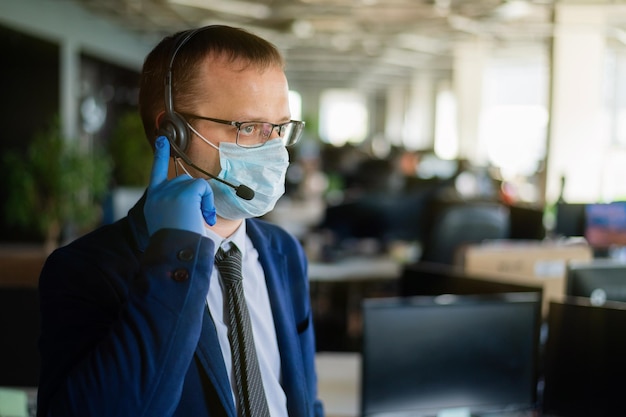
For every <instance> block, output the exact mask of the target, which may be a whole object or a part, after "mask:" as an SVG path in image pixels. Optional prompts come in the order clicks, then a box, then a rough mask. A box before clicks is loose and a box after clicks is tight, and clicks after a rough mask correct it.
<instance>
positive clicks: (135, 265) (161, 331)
mask: <svg viewBox="0 0 626 417" xmlns="http://www.w3.org/2000/svg"><path fill="white" fill-rule="evenodd" d="M283 66H284V64H283V61H282V58H281V56H280V54H279V53H278V52H277V50H276V49H275V48H274V47H273V46H272V45H271V44H269V43H268V42H266V41H264V40H262V39H260V38H258V37H256V36H254V35H252V34H250V33H248V32H245V31H243V30H240V29H236V28H231V27H226V26H209V27H205V28H200V29H196V30H193V31H187V32H183V33H180V34H177V35H175V36H172V37H168V38H165V39H164V40H163V41H162V42H161V43H160V44H159V45H157V46H156V47H155V49H154V50H153V51H152V52H151V53H150V54H149V55H148V57H147V58H146V61H145V63H144V67H143V71H142V76H141V87H140V100H139V102H140V106H139V107H140V112H141V116H142V119H143V122H144V128H145V131H146V135H147V137H148V139H149V140H150V141H151V143H152V144H153V146H154V148H155V157H154V165H153V169H152V175H151V180H150V184H149V186H148V189H147V192H146V194H145V196H144V198H142V199H141V200H140V201H139V202H138V203H137V205H136V206H135V207H134V208H132V209H131V210H130V211H129V214H128V216H127V217H126V218H124V219H122V220H120V221H118V222H116V223H114V224H112V225H108V226H104V227H102V228H100V229H99V230H96V231H94V232H92V233H90V234H88V235H86V236H84V237H82V238H80V239H78V240H77V241H75V242H73V243H71V244H69V245H68V246H66V247H63V248H60V249H58V250H57V251H55V252H54V253H53V254H52V255H51V256H50V257H49V259H48V260H47V262H46V265H45V266H44V269H43V270H42V273H41V277H40V292H41V310H42V311H41V318H42V333H41V340H40V349H41V356H42V371H41V381H40V386H39V392H38V410H37V411H38V416H64V417H69V416H109V417H110V416H116V417H118V416H133V417H139V416H146V417H165V416H193V417H201V416H232V417H235V416H238V415H239V416H242V415H253V416H255V417H256V416H257V415H268V414H271V415H272V416H287V415H288V416H321V415H322V414H323V412H322V406H321V403H320V401H319V400H318V399H317V388H316V384H317V381H316V375H315V370H314V356H315V346H314V343H315V342H314V334H313V324H312V315H311V307H310V303H309V296H308V283H307V276H306V270H307V265H306V259H305V256H304V252H303V250H302V248H301V246H300V245H299V244H298V243H297V241H296V240H295V239H294V238H293V237H291V236H290V235H288V234H287V233H286V232H284V231H283V230H281V229H279V228H278V227H276V226H274V225H271V224H269V223H266V222H263V221H261V220H258V219H253V217H257V216H260V215H262V214H265V213H266V212H267V211H269V210H271V209H272V208H273V206H274V204H275V203H276V200H277V199H278V198H279V197H280V195H281V194H282V192H283V190H284V178H285V170H286V168H287V165H288V158H287V151H286V149H285V146H287V145H290V144H293V143H295V142H296V141H297V140H298V137H299V135H300V133H301V129H302V126H303V123H302V122H297V121H291V120H290V112H289V103H288V84H287V80H286V78H285V74H284V70H283ZM164 84H165V89H164V88H163V86H164ZM170 146H171V148H170ZM218 174H219V178H220V180H221V181H222V182H220V181H219V180H215V179H213V180H209V178H210V177H213V176H218ZM233 249H234V250H235V251H237V252H238V253H241V255H242V257H243V277H244V279H243V287H244V293H245V298H246V301H247V302H246V304H247V307H248V309H249V314H250V322H251V323H252V334H253V339H254V340H255V341H256V347H255V349H253V351H254V352H255V353H256V356H257V358H256V359H255V360H254V361H253V362H254V363H257V362H258V367H257V369H260V375H261V376H260V377H261V380H262V384H261V388H260V389H261V392H264V395H261V396H260V398H261V400H262V402H263V404H264V405H263V409H264V410H265V411H264V412H263V413H262V412H257V411H254V409H252V410H250V409H247V407H248V405H249V404H250V403H252V400H249V397H248V394H247V393H246V392H247V391H245V389H243V388H242V383H240V382H239V378H240V376H239V375H241V371H240V367H238V366H235V362H236V357H237V358H238V357H239V356H238V354H236V353H235V351H236V350H237V349H238V348H237V346H235V345H233V343H234V342H233V340H234V339H235V337H234V336H233V334H231V331H232V328H233V327H234V326H233V325H232V324H231V323H230V322H229V317H230V313H231V310H230V306H231V304H229V303H230V302H231V301H230V298H228V301H227V300H226V299H227V291H226V280H225V279H226V278H225V276H226V275H228V274H227V273H226V272H218V267H216V266H215V263H216V262H217V263H218V264H219V262H218V261H221V260H222V259H223V256H225V255H223V253H222V250H224V251H230V250H233ZM227 253H230V252H227ZM220 271H221V269H220ZM227 305H228V308H227V307H226V306H227ZM237 360H238V359H237ZM247 360H248V359H246V361H247ZM242 378H244V379H245V378H250V379H252V377H242ZM257 389H259V388H258V387H257ZM257 392H258V391H257Z"/></svg>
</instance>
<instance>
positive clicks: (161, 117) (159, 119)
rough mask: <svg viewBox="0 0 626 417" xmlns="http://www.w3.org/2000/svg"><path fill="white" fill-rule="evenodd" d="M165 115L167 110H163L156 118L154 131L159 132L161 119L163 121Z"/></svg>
mask: <svg viewBox="0 0 626 417" xmlns="http://www.w3.org/2000/svg"><path fill="white" fill-rule="evenodd" d="M163 116H165V110H161V111H160V112H159V113H158V114H157V115H156V117H155V118H154V128H155V129H154V131H155V132H157V131H158V130H159V127H160V126H161V121H163Z"/></svg>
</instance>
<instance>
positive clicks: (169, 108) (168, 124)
mask: <svg viewBox="0 0 626 417" xmlns="http://www.w3.org/2000/svg"><path fill="white" fill-rule="evenodd" d="M213 27H216V26H215V25H211V26H204V27H200V28H196V29H191V30H189V31H185V32H182V33H181V34H180V35H179V36H178V39H177V40H176V42H175V45H176V47H175V48H174V51H173V52H172V55H171V57H170V60H169V64H168V67H167V74H166V75H165V95H164V96H165V115H164V116H163V118H162V119H161V122H160V124H159V128H158V130H157V136H165V137H167V139H168V140H169V142H170V146H171V148H172V154H173V156H174V157H179V158H180V159H182V160H183V161H184V162H185V163H186V164H187V165H189V166H191V167H193V168H195V169H196V170H198V171H199V172H201V173H203V174H204V175H207V176H209V177H211V178H213V179H215V180H217V181H219V182H221V183H222V184H226V185H228V186H229V187H232V188H234V189H235V191H236V194H237V196H238V197H241V198H243V199H244V200H252V199H253V198H254V191H253V190H252V189H251V188H250V187H248V186H246V185H244V184H240V185H235V184H231V183H230V182H228V181H225V180H223V179H221V178H219V177H217V176H215V175H213V174H210V173H208V172H207V171H205V170H203V169H202V168H200V167H198V166H196V165H195V164H194V163H193V162H192V161H191V159H190V158H189V156H187V148H188V146H189V140H190V137H191V131H190V129H189V126H187V121H186V120H185V118H184V117H183V116H181V115H180V114H178V113H177V112H176V111H175V110H174V94H173V89H172V69H173V66H174V60H175V59H176V55H178V52H179V51H180V49H181V48H182V47H183V46H184V45H185V44H186V43H187V42H189V40H190V39H191V38H193V37H194V36H195V35H196V34H197V33H198V32H202V31H204V30H207V29H209V28H213Z"/></svg>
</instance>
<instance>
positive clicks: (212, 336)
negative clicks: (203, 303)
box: [196, 309, 237, 417]
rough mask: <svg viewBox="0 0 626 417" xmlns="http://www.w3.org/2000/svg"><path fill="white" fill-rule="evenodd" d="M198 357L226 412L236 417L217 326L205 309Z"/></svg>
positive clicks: (197, 352) (197, 351)
mask: <svg viewBox="0 0 626 417" xmlns="http://www.w3.org/2000/svg"><path fill="white" fill-rule="evenodd" d="M196 355H197V356H198V359H199V360H200V363H201V364H202V367H203V368H204V370H205V371H206V373H207V376H208V377H209V380H210V381H211V384H212V385H213V386H214V387H215V390H216V391H217V395H218V397H219V399H220V401H221V402H222V404H224V408H225V409H226V412H227V413H228V415H229V416H232V417H236V416H237V411H236V408H235V403H234V402H233V397H232V393H231V391H230V381H229V379H228V372H227V371H226V366H225V364H224V361H223V360H222V350H221V348H220V344H219V341H218V338H217V331H216V329H215V324H214V323H213V319H212V318H211V315H210V314H209V312H208V309H205V312H204V316H203V317H202V332H201V333H200V341H199V342H198V347H197V349H196Z"/></svg>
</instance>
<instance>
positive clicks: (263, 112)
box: [188, 59, 291, 177]
mask: <svg viewBox="0 0 626 417" xmlns="http://www.w3.org/2000/svg"><path fill="white" fill-rule="evenodd" d="M200 77H201V79H200V82H199V85H200V88H199V89H198V91H196V92H195V93H196V94H197V97H196V98H195V102H196V104H195V106H194V108H193V109H192V110H191V113H193V114H195V115H198V116H205V117H212V118H217V119H223V120H231V121H237V122H247V121H261V122H270V123H274V124H280V123H285V122H287V121H289V119H290V118H291V114H290V111H289V87H288V84H287V79H286V77H285V74H284V72H283V70H282V69H281V68H280V67H271V68H268V69H266V70H265V71H263V72H261V71H259V70H258V69H257V68H254V67H250V68H247V69H245V70H240V69H239V66H238V64H237V63H235V64H232V63H228V62H226V61H225V60H221V59H220V60H215V59H211V60H209V59H207V60H205V62H204V64H203V65H202V66H201V72H200ZM193 127H194V129H196V130H197V131H198V132H199V133H200V134H202V136H204V137H205V138H206V139H207V140H209V141H210V142H211V143H213V144H214V145H215V146H219V143H220V142H235V140H236V138H237V128H236V127H234V126H228V125H224V124H220V123H215V122H211V121H208V120H195V121H194V122H193ZM273 135H274V137H275V135H276V133H273ZM188 155H189V156H190V158H191V160H192V161H194V162H195V164H196V165H198V166H199V167H201V168H203V169H205V170H207V171H208V172H210V173H212V174H214V175H217V174H218V173H219V172H220V170H221V167H220V162H219V152H218V151H217V150H216V149H214V148H213V147H211V146H209V145H208V144H206V143H205V142H204V141H202V140H201V139H200V138H198V137H197V135H195V134H192V137H191V140H190V142H189V150H188ZM191 172H192V173H194V172H193V170H192V171H191ZM196 174H197V173H194V176H196ZM197 176H199V177H201V176H202V175H199V174H198V175H197Z"/></svg>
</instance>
